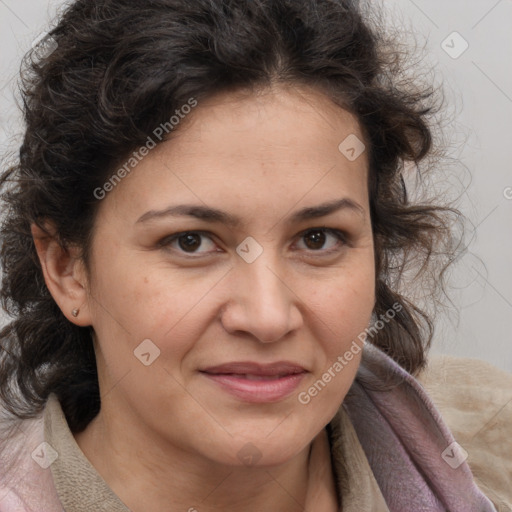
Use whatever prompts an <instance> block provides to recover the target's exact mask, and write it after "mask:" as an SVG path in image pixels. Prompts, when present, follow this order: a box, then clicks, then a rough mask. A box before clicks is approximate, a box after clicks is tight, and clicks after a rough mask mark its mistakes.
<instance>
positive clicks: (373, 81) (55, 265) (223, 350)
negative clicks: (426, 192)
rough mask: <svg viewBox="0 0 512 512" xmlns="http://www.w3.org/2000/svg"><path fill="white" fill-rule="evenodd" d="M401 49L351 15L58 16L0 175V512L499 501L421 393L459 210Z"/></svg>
mask: <svg viewBox="0 0 512 512" xmlns="http://www.w3.org/2000/svg"><path fill="white" fill-rule="evenodd" d="M395 57H396V54H395V53H393V52H392V50H390V49H389V47H388V46H387V44H386V42H385V41H384V40H383V39H382V40H381V33H380V32H379V31H378V30H374V29H372V28H371V22H370V15H369V14H368V15H367V16H366V15H363V12H362V11H360V8H359V7H358V6H357V5H356V3H355V2H350V1H332V0H293V1H292V0H272V1H265V0H259V1H251V2H246V1H240V0H237V1H234V0H233V1H231V0H208V1H206V0H198V1H196V2H188V1H184V0H152V1H150V2H147V1H146V2H142V1H140V2H139V1H133V0H131V1H126V0H101V1H96V2H89V1H76V2H74V3H73V4H72V5H70V6H69V7H68V8H67V10H66V11H65V12H64V14H63V15H62V18H61V20H60V21H59V24H58V25H57V27H56V28H55V29H54V30H52V32H51V33H50V35H49V36H48V38H46V40H45V41H44V44H43V46H42V47H39V48H38V49H36V55H34V56H33V57H32V58H33V60H32V62H31V63H30V64H29V69H28V70H27V73H26V74H25V83H24V84H25V89H24V98H25V118H26V122H27V127H26V133H25V140H24V143H23V146H22V147H21V150H20V161H19V165H17V166H15V167H13V168H11V169H10V170H8V171H6V172H5V174H4V177H3V182H2V185H3V199H4V201H5V203H6V205H7V208H8V209H7V214H6V220H5V223H4V226H3V231H2V236H3V245H2V266H3V269H4V277H3V288H2V298H3V302H4V304H5V307H6V308H7V309H8V310H9V311H10V312H11V314H12V315H13V317H14V318H13V321H12V323H11V324H9V325H8V326H7V327H6V328H5V329H4V330H3V332H2V335H1V340H2V346H3V349H4V350H3V353H2V360H1V364H2V373H1V377H0V390H1V396H2V399H3V402H4V411H5V412H4V416H5V419H4V421H3V422H2V428H3V430H4V432H5V434H4V435H3V439H4V440H5V441H4V442H3V443H2V458H3V466H2V468H3V469H2V471H3V473H2V474H1V477H2V480H0V482H1V487H0V490H1V491H0V499H1V500H2V501H0V509H1V510H2V511H4V510H5V511H11V510H24V511H25V510H27V511H28V510H30V511H31V510H34V511H35V510H37V511H41V510H44V511H46V510H48V511H54V510H55V511H59V510H66V511H82V510H84V511H85V510H87V511H90V510H108V511H126V510H132V511H147V510H150V511H153V510H159V511H160V510H162V511H163V510H169V511H177V510H188V511H194V510H197V511H199V512H202V511H213V510H223V511H229V510H235V509H236V510H245V511H252V510H262V509H265V510H276V511H298V510H319V511H320V510H321V511H329V512H331V511H338V510H343V511H345V512H346V511H353V510H378V511H386V510H390V511H398V510H447V509H449V510H451V511H465V512H466V511H473V510H474V511H477V510H478V511H492V510H496V509H495V507H494V506H493V504H492V503H491V499H490V498H491V496H488V497H486V496H485V495H484V493H483V492H482V491H481V489H479V488H478V486H477V485H476V483H475V481H474V479H473V476H472V474H471V471H470V468H469V466H468V464H467V462H466V461H465V460H464V452H463V450H462V448H460V446H459V445H458V444H457V443H455V439H454V437H453V436H452V434H451V433H450V431H449V430H448V428H447V427H446V426H445V424H444V422H443V420H442V419H441V418H440V416H439V413H438V412H437V410H436V409H435V407H434V406H433V404H432V402H431V400H430V398H429V397H428V396H427V395H426V394H425V392H424V390H423V388H422V387H421V386H420V385H419V384H418V382H417V381H416V380H415V378H414V377H413V375H414V374H417V373H418V372H419V371H420V370H421V369H422V368H423V367H424V366H425V361H426V348H427V346H428V343H429V340H430V335H431V330H430V327H431V324H430V319H429V318H428V317H427V315H426V314H424V313H422V311H421V310H420V309H419V308H418V307H416V306H414V305H413V304H412V303H411V302H410V301H409V300H408V299H407V296H406V295H405V294H402V293H400V292H399V290H400V289H402V281H401V275H402V272H403V271H404V270H408V269H410V268H411V267H410V265H411V264H413V263H416V264H418V265H419V267H421V269H422V270H423V271H425V270H426V269H430V268H431V266H430V265H431V264H434V266H435V265H439V264H440V260H438V261H436V260H435V259H434V257H433V254H434V253H435V251H438V250H439V248H440V247H442V246H443V244H444V245H446V246H449V231H448V229H447V227H446V226H447V225H448V224H447V220H446V218H447V216H448V215H449V214H450V211H449V210H446V209H443V208H441V207H436V206H432V205H427V204H411V203H410V202H409V201H408V199H407V194H406V192H405V185H404V180H405V179H406V177H407V176H406V169H410V168H411V166H416V167H417V168H418V169H421V168H422V165H423V163H424V162H425V159H426V158H427V156H428V155H429V154H430V150H431V131H430V128H429V124H428V120H429V115H430V113H431V111H432V109H433V106H434V103H433V100H432V94H431V93H429V92H428V91H425V90H419V89H413V88H412V86H411V84H409V83H408V82H407V81H404V82H403V83H400V82H399V81H398V77H399V76H400V71H401V68H399V66H398V64H397V62H396V61H395ZM409 172H410V171H409ZM424 275H429V274H428V272H427V273H425V274H424ZM434 285H435V283H434ZM501 385H503V383H502V384H501ZM493 499H494V496H493ZM494 503H495V504H496V506H501V503H499V502H498V501H497V500H494Z"/></svg>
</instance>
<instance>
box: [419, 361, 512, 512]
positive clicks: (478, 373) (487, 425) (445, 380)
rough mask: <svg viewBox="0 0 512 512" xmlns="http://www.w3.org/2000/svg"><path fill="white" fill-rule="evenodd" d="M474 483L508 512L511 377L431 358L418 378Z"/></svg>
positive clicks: (475, 364) (511, 503) (483, 366)
mask: <svg viewBox="0 0 512 512" xmlns="http://www.w3.org/2000/svg"><path fill="white" fill-rule="evenodd" d="M418 380H419V382H420V383H421V384H422V385H423V386H424V387H425V389H426V390H427V393H428V394H429V395H430V397H431V399H432V401H433V402H434V404H435V405H436V407H437V408H438V409H439V411H440V413H441V415H442V417H443V419H444V421H445V422H446V424H447V425H448V427H449V428H450V430H451V431H452V433H453V436H454V437H455V439H456V441H457V442H458V443H459V444H460V445H461V446H462V447H463V448H464V449H465V450H466V451H467V452H468V459H467V462H468V464H469V467H470V468H471V471H472V473H473V475H474V478H475V483H476V484H477V485H478V487H479V488H480V489H481V490H482V492H483V493H484V494H485V495H486V496H487V497H488V498H489V499H490V500H491V501H492V502H493V503H494V505H495V507H496V509H497V510H498V512H510V511H512V374H509V373H506V372H504V371H501V370H499V369H498V368H496V367H495V366H493V365H491V364H489V363H486V362H484V361H480V360H477V359H469V358H457V357H452V356H433V357H431V358H430V361H429V364H428V367H427V369H426V370H425V371H423V372H422V373H421V374H420V375H419V376H418Z"/></svg>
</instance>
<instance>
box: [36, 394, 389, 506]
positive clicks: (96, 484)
mask: <svg viewBox="0 0 512 512" xmlns="http://www.w3.org/2000/svg"><path fill="white" fill-rule="evenodd" d="M44 424H45V440H46V442H48V443H49V444H50V445H51V446H52V447H53V448H54V449H55V450H56V451H57V452H58V453H59V458H58V459H57V460H56V461H55V462H54V463H53V464H52V465H51V471H52V474H53V478H54V482H55V487H56V489H57V494H58V495H59V498H60V500H61V502H62V504H63V506H64V509H65V510H66V512H90V511H92V510H94V511H95V512H96V511H105V512H107V511H108V512H129V509H128V508H127V507H126V506H125V505H124V504H123V503H122V501H121V500H120V499H119V498H118V497H117V496H116V495H115V494H114V493H113V491H112V490H111V489H110V488H109V487H108V485H107V483H106V482H105V481H104V480H103V479H102V478H101V476H100V475H99V474H98V472H97V471H96V470H95V469H94V467H93V466H92V465H91V463H90V462H89V461H88V460H87V458H86V457H85V455H84V453H83V452H82V451H81V449H80V447H79V446H78V444H77V443H76V441H75V439H74V437H73V435H72V434H71V432H70V430H69V427H68V424H67V422H66V420H65V418H64V415H63V413H62V409H61V407H60V404H59V402H58V400H57V399H56V397H55V396H52V397H50V399H49V401H48V404H47V406H46V410H45V415H44ZM331 426H332V435H331V437H330V443H331V454H332V463H333V470H334V473H335V475H336V477H337V482H336V483H337V485H338V489H340V490H342V492H343V501H342V510H343V512H361V511H364V512H389V509H388V507H387V506H386V503H385V501H384V498H383V497H382V494H381V492H380V490H379V487H378V485H377V482H376V481H375V478H374V476H373V473H372V471H371V469H370V467H369V464H368V460H367V459H366V455H365V454H364V451H363V448H362V447H361V445H360V443H359V440H358V439H357V435H356V433H355V431H354V428H353V427H352V424H351V423H350V419H349V417H348V415H347V413H346V412H345V410H344V409H343V408H341V409H340V410H339V412H338V414H337V415H336V417H335V418H334V420H333V421H332V422H331ZM340 499H341V498H340Z"/></svg>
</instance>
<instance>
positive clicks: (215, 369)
mask: <svg viewBox="0 0 512 512" xmlns="http://www.w3.org/2000/svg"><path fill="white" fill-rule="evenodd" d="M201 373H202V374H203V375H204V376H205V377H207V378H208V379H209V380H210V381H213V382H214V383H215V384H217V385H218V386H220V388H221V389H222V390H223V391H225V392H227V393H229V394H230V395H232V396H234V397H236V398H238V399H239V400H242V401H245V402H252V403H265V402H277V401H280V400H283V399H285V398H286V397H287V396H289V395H290V394H291V393H292V392H293V391H294V390H295V389H296V388H297V386H298V385H299V383H300V381H301V380H302V379H303V377H304V376H305V374H306V373H307V371H306V370H305V369H304V368H303V367H302V366H300V365H298V364H295V363H290V362H286V361H279V362H275V363H271V364H259V363H254V362H233V363H227V364H222V365H218V366H212V367H209V368H206V369H204V370H201Z"/></svg>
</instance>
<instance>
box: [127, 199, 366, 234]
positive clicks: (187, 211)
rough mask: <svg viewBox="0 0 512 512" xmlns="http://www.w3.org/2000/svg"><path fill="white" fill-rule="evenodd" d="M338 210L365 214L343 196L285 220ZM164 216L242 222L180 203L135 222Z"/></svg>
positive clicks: (289, 220)
mask: <svg viewBox="0 0 512 512" xmlns="http://www.w3.org/2000/svg"><path fill="white" fill-rule="evenodd" d="M340 210H350V211H353V212H357V213H359V214H360V215H362V216H363V217H364V216H365V210H364V208H363V207H362V206H361V205H360V204H359V203H356V202H355V201H353V200H352V199H349V198H343V199H338V200H335V201H330V202H327V203H323V204H320V205H318V206H309V207H306V208H303V209H301V210H299V211H297V212H295V213H294V214H293V215H291V216H290V217H289V218H287V219H286V222H288V223H290V224H293V223H298V222H303V221H305V220H309V219H317V218H320V217H326V216H327V215H330V214H332V213H335V212H337V211H340ZM165 217H194V218H196V219H199V220H203V221H206V222H215V223H221V224H225V225H227V226H230V227H237V226H240V224H241V223H242V222H241V220H240V219H239V218H238V217H235V216H233V215H231V214H229V213H227V212H224V211H222V210H218V209H216V208H209V207H206V206H200V205H189V204H181V205H176V206H170V207H169V208H166V209H164V210H150V211H148V212H146V213H144V214H143V215H141V216H140V217H139V218H138V219H137V222H136V224H139V223H144V222H148V221H150V220H156V219H161V218H165Z"/></svg>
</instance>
